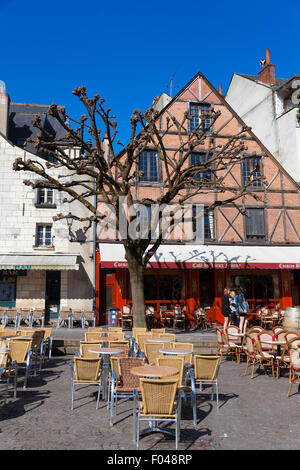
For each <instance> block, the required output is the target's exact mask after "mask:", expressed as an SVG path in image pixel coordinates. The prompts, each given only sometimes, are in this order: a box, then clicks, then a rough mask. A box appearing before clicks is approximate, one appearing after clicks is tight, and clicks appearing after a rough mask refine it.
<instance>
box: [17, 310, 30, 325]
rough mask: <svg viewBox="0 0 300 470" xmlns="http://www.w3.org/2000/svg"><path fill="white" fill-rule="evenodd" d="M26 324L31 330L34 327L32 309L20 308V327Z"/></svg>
mask: <svg viewBox="0 0 300 470" xmlns="http://www.w3.org/2000/svg"><path fill="white" fill-rule="evenodd" d="M22 324H24V325H25V326H28V327H29V328H31V327H32V309H30V308H20V309H19V324H18V326H21V325H22Z"/></svg>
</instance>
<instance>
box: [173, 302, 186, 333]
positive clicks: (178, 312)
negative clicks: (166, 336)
mask: <svg viewBox="0 0 300 470" xmlns="http://www.w3.org/2000/svg"><path fill="white" fill-rule="evenodd" d="M177 326H178V327H179V328H184V327H185V314H184V311H183V310H182V308H181V307H174V316H173V328H176V327H177Z"/></svg>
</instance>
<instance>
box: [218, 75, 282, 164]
mask: <svg viewBox="0 0 300 470" xmlns="http://www.w3.org/2000/svg"><path fill="white" fill-rule="evenodd" d="M225 98H226V101H227V102H228V103H229V104H230V106H231V107H232V108H233V109H234V110H235V111H236V113H237V114H238V115H239V116H240V117H241V118H242V119H243V121H245V123H246V124H247V125H248V126H250V127H251V128H252V131H253V132H254V134H255V135H256V136H257V137H258V138H259V139H260V140H261V141H262V143H263V144H264V145H265V146H266V147H267V148H268V150H269V151H270V152H271V153H272V154H273V155H274V156H275V157H276V156H277V155H278V151H279V148H278V147H279V144H278V135H277V124H276V118H275V113H274V109H275V102H274V101H273V96H272V90H271V88H270V87H269V86H267V85H265V84H262V83H261V82H255V81H253V80H249V79H248V78H244V77H241V76H240V75H236V74H235V75H234V76H233V78H232V81H231V83H230V86H229V88H228V91H227V93H226V97H225ZM277 106H279V103H277Z"/></svg>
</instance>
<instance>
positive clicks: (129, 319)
mask: <svg viewBox="0 0 300 470" xmlns="http://www.w3.org/2000/svg"><path fill="white" fill-rule="evenodd" d="M121 325H122V328H129V329H131V328H132V325H133V316H132V311H131V307H130V305H123V307H122V314H121Z"/></svg>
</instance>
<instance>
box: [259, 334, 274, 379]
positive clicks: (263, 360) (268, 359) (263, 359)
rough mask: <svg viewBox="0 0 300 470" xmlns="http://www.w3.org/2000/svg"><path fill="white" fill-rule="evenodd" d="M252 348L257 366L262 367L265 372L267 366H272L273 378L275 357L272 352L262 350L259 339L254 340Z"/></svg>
mask: <svg viewBox="0 0 300 470" xmlns="http://www.w3.org/2000/svg"><path fill="white" fill-rule="evenodd" d="M254 350H255V352H256V359H257V360H258V364H259V366H262V367H263V368H264V371H265V374H266V373H267V367H269V366H270V367H271V368H272V375H273V378H275V372H274V364H275V357H274V355H273V354H270V353H269V352H267V351H264V350H262V348H261V343H260V342H259V341H256V340H254Z"/></svg>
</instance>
